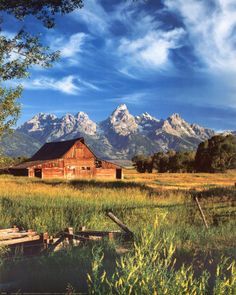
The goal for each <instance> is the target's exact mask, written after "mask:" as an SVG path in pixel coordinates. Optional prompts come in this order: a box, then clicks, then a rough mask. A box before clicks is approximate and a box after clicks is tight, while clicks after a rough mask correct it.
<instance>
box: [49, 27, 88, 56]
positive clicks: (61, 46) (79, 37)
mask: <svg viewBox="0 0 236 295" xmlns="http://www.w3.org/2000/svg"><path fill="white" fill-rule="evenodd" d="M85 39H86V34H84V33H76V34H73V35H71V36H70V38H69V40H68V41H66V40H65V39H64V38H58V39H56V40H55V45H54V47H55V46H56V48H57V49H58V50H60V52H61V57H62V58H69V57H74V56H76V55H77V54H78V53H80V52H81V51H82V46H83V45H84V43H85Z"/></svg>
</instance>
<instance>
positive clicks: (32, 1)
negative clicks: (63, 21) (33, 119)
mask: <svg viewBox="0 0 236 295" xmlns="http://www.w3.org/2000/svg"><path fill="white" fill-rule="evenodd" d="M82 6H83V1H82V0H41V1H40V0H2V1H0V13H2V16H0V17H1V19H0V20H1V23H0V135H1V134H2V133H3V131H4V130H7V129H9V128H10V127H11V126H12V125H14V124H15V123H16V120H17V118H18V116H19V114H20V104H19V102H18V99H19V98H20V96H21V94H22V90H23V89H22V87H21V86H20V85H18V86H17V87H15V88H12V87H10V88H7V87H6V83H5V82H6V81H9V80H13V79H22V78H27V77H28V76H29V68H30V67H31V66H33V65H39V66H42V67H50V66H51V65H52V64H53V62H55V61H56V60H57V59H58V58H59V52H58V51H56V52H50V48H49V47H46V46H43V45H42V44H41V42H40V37H39V36H34V35H32V34H30V33H29V32H28V31H27V30H26V29H25V28H23V25H25V23H24V22H23V21H24V19H25V17H26V16H29V15H32V16H34V17H36V18H37V19H39V20H40V21H41V22H42V24H43V26H45V27H47V28H48V29H50V28H52V27H53V26H54V25H55V16H56V15H58V14H61V15H63V14H66V13H69V12H71V11H73V10H75V9H77V8H81V7H82ZM3 13H8V14H11V15H12V16H14V17H15V18H16V19H17V20H19V21H20V22H22V28H21V29H20V30H19V31H18V32H16V33H15V35H14V36H9V35H4V33H1V24H3V23H4V18H3Z"/></svg>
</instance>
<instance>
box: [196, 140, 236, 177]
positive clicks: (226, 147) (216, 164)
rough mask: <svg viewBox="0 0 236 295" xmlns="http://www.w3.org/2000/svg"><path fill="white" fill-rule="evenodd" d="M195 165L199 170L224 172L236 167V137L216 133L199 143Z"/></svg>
mask: <svg viewBox="0 0 236 295" xmlns="http://www.w3.org/2000/svg"><path fill="white" fill-rule="evenodd" d="M195 167H196V170H197V171H199V172H223V171H225V170H227V169H235V168H236V137H235V136H233V135H227V136H223V135H216V136H213V137H212V138H210V139H208V140H206V141H205V142H202V143H200V144H199V146H198V149H197V153H196V157H195Z"/></svg>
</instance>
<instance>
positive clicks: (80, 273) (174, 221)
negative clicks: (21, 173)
mask: <svg viewBox="0 0 236 295" xmlns="http://www.w3.org/2000/svg"><path fill="white" fill-rule="evenodd" d="M235 175H236V174H235V172H230V173H229V174H226V175H223V174H222V175H221V178H220V180H219V179H218V180H219V181H218V184H217V181H215V183H214V181H213V179H212V176H211V175H207V174H203V175H200V174H198V177H196V179H199V178H201V177H202V179H204V185H202V186H201V187H200V186H198V190H189V189H186V187H185V190H182V189H180V188H182V186H181V175H180V174H179V175H177V176H178V177H177V181H175V183H174V177H175V175H171V174H169V176H168V177H169V178H170V179H172V182H173V184H174V185H173V186H172V189H170V188H171V186H170V187H168V190H166V189H165V185H164V184H163V185H162V186H155V184H156V181H157V180H158V179H161V177H163V175H155V176H154V174H153V175H152V178H151V179H150V175H149V174H143V179H142V178H139V179H137V180H135V173H133V172H132V173H129V174H126V177H125V178H126V179H125V180H124V181H122V182H117V181H116V182H105V181H99V182H96V181H71V182H66V181H64V182H61V181H57V180H55V181H41V180H36V179H33V180H30V179H27V178H14V177H9V176H5V177H4V176H2V177H0V196H1V198H0V227H1V228H4V227H9V226H12V225H13V224H16V225H17V226H21V227H23V228H26V229H27V228H33V229H35V230H37V231H38V232H45V231H48V232H49V233H50V234H56V233H57V232H58V231H60V230H61V229H63V228H65V227H68V226H73V227H74V228H75V230H76V229H78V228H79V227H80V226H82V225H85V226H86V227H87V228H89V229H96V230H99V229H101V230H107V229H117V228H116V225H115V224H113V223H112V222H111V221H110V220H109V219H108V218H107V217H106V211H107V210H112V211H113V212H114V213H115V214H116V215H117V216H119V217H120V218H121V219H122V220H123V221H124V222H125V223H126V224H127V225H128V226H129V228H130V229H131V230H132V231H133V232H134V233H135V241H134V243H128V244H127V242H122V241H117V242H109V241H107V242H105V241H103V242H101V243H100V244H99V243H98V242H96V243H94V244H87V245H84V246H81V247H79V248H76V249H68V250H66V251H64V252H58V253H53V254H52V255H50V256H49V257H34V258H24V257H20V256H19V255H17V256H16V257H15V258H14V259H9V258H8V257H7V255H6V254H5V255H4V254H2V256H1V257H2V258H1V264H0V267H1V269H0V273H1V276H0V286H1V283H2V284H6V283H9V282H12V280H13V278H14V282H13V284H12V285H9V286H8V285H3V287H2V288H3V289H4V288H6V289H8V290H13V291H16V290H18V289H21V290H22V291H25V292H26V291H28V292H32V291H34V292H36V291H37V292H43V291H44V292H52V291H54V292H66V290H67V293H68V294H69V293H73V292H76V291H80V292H90V293H94V294H99V293H100V294H114V293H118V294H206V293H210V294H213V293H214V294H234V292H235V288H236V286H235V284H236V282H235V280H236V274H235V265H234V262H233V261H234V260H235V258H236V253H235V238H236V232H235V213H236V212H235V207H234V206H235V197H236V190H235V187H234V186H233V184H234V182H233V181H234V179H235V178H234V177H235ZM218 176H219V175H218ZM139 177H140V176H139ZM166 177H167V176H166ZM187 177H189V178H188V179H186V178H187ZM193 177H194V176H193V175H192V174H189V175H188V174H185V175H184V177H183V179H182V183H183V182H185V183H190V182H191V181H190V179H191V178H193ZM219 177H220V176H219ZM170 179H169V181H170ZM162 180H163V179H162ZM160 181H161V180H160ZM178 183H179V184H180V186H179V188H178ZM207 184H210V186H208V185H207ZM226 184H227V185H228V186H227V187H226V186H225V185H226ZM229 184H231V185H229ZM222 185H224V187H223V186H222ZM173 187H174V189H173ZM190 187H191V186H190ZM176 188H178V189H176ZM196 195H197V196H198V197H199V200H200V202H201V204H202V206H203V208H204V212H205V213H206V218H207V221H208V223H209V224H210V229H209V230H206V229H205V228H204V227H203V223H202V220H201V217H200V214H199V212H198V210H197V207H196V205H195V202H194V196H196ZM127 250H128V252H127ZM4 251H6V249H2V252H4ZM126 252H127V253H126ZM121 253H122V254H121ZM223 257H224V258H223ZM226 257H227V259H226ZM22 269H24V272H22ZM11 288H12V289H11ZM114 290H116V292H115V291H114Z"/></svg>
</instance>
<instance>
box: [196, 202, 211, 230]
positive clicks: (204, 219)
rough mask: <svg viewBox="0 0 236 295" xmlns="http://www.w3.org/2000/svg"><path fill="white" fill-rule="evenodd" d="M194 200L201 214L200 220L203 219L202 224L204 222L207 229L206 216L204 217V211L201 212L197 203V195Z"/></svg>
mask: <svg viewBox="0 0 236 295" xmlns="http://www.w3.org/2000/svg"><path fill="white" fill-rule="evenodd" d="M195 201H196V203H197V206H198V209H199V211H200V214H201V216H202V220H203V222H204V224H205V227H206V228H207V229H208V224H207V221H206V217H205V215H204V213H203V211H202V208H201V205H200V203H199V201H198V197H195Z"/></svg>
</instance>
